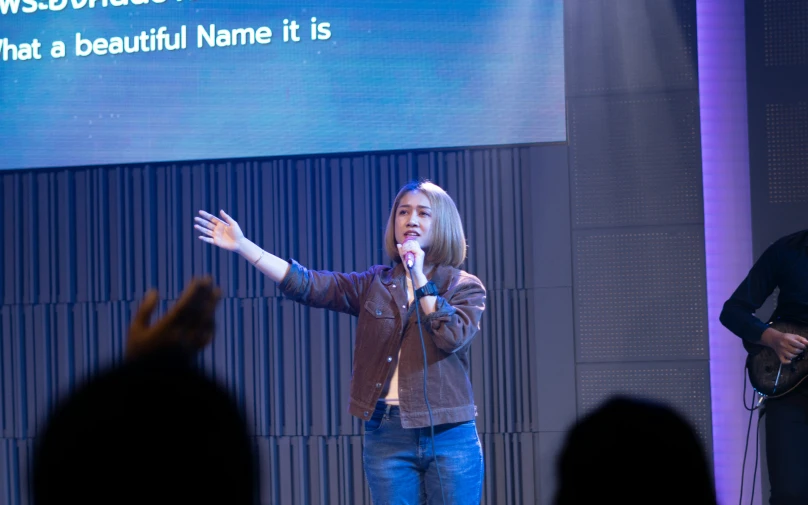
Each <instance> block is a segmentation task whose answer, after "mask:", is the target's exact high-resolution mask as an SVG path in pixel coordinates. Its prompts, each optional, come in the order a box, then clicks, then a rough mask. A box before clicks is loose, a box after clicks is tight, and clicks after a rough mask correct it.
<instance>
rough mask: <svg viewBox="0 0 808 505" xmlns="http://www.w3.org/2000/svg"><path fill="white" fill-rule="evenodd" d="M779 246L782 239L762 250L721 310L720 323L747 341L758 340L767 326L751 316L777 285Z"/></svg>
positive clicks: (779, 258)
mask: <svg viewBox="0 0 808 505" xmlns="http://www.w3.org/2000/svg"><path fill="white" fill-rule="evenodd" d="M782 248H783V244H782V241H778V242H775V243H774V244H772V245H771V246H769V248H768V249H766V251H764V252H763V254H762V255H761V256H760V258H759V259H758V260H757V261H756V262H755V264H754V265H753V266H752V268H751V269H750V270H749V274H748V275H747V276H746V278H745V279H744V280H743V282H741V284H740V285H739V286H738V288H737V289H736V290H735V292H734V293H732V296H731V297H730V298H729V300H727V301H726V302H725V303H724V308H723V309H722V310H721V316H720V318H719V319H720V321H721V324H723V325H724V326H726V327H727V329H729V330H730V331H731V332H732V333H734V334H736V335H738V336H739V337H741V338H743V339H744V340H747V341H749V342H753V343H758V342H760V337H761V335H762V334H763V332H764V331H765V330H766V328H768V327H769V325H767V324H766V323H764V322H763V321H761V320H760V319H758V318H757V317H756V316H755V311H756V310H757V309H759V308H760V306H761V305H763V303H764V302H765V301H766V298H768V297H769V295H770V294H772V292H773V291H774V289H775V288H776V287H777V285H778V284H779V275H780V267H781V263H782V261H783V258H782Z"/></svg>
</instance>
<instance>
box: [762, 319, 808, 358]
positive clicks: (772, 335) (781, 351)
mask: <svg viewBox="0 0 808 505" xmlns="http://www.w3.org/2000/svg"><path fill="white" fill-rule="evenodd" d="M760 341H761V343H763V344H765V345H767V346H769V347H771V348H772V349H773V350H774V352H775V353H777V357H778V358H780V362H781V363H783V364H788V363H791V360H793V359H794V358H796V357H797V356H799V355H800V354H802V352H803V351H804V350H805V348H806V347H808V339H805V338H804V337H801V336H799V335H795V334H793V333H783V332H782V331H778V330H775V329H774V328H766V331H764V332H763V335H761V337H760Z"/></svg>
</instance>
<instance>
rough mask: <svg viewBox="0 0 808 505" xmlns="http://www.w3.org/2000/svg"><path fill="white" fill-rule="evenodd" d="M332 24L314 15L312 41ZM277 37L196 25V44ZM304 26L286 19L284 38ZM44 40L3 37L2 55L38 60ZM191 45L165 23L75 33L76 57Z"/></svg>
mask: <svg viewBox="0 0 808 505" xmlns="http://www.w3.org/2000/svg"><path fill="white" fill-rule="evenodd" d="M330 27H331V25H330V23H318V22H317V18H312V22H311V30H310V38H311V40H328V39H329V38H331V29H330ZM272 40H273V35H272V30H271V29H270V28H269V27H268V26H260V27H257V28H253V27H247V28H232V29H223V28H217V27H216V25H215V24H210V25H207V26H204V25H199V26H197V27H196V47H198V48H204V47H230V46H245V45H255V44H260V45H266V44H270V43H271V42H272ZM300 40H301V36H300V25H299V24H298V23H297V22H295V21H294V20H292V21H289V20H286V19H284V20H283V41H284V42H290V41H291V42H299V41H300ZM41 47H42V43H41V42H40V41H39V40H38V39H33V41H31V42H23V43H12V42H11V41H9V40H8V39H5V38H4V39H0V57H2V59H3V61H9V60H15V61H16V60H22V61H24V60H31V59H33V60H38V59H41V58H42V54H41V53H40V51H39V49H40V48H41ZM187 47H188V29H187V27H186V26H185V25H182V26H181V27H180V29H179V30H177V31H173V32H170V31H168V29H167V28H166V27H165V26H161V27H160V28H151V29H149V30H143V31H142V32H141V33H140V34H137V35H132V36H129V35H127V36H123V37H109V38H107V37H96V38H93V39H91V38H89V37H86V36H85V35H83V34H82V33H81V32H79V33H76V36H75V51H74V54H75V55H76V56H90V55H93V54H94V55H98V56H103V55H106V54H123V53H138V52H152V51H176V50H179V49H186V48H187ZM51 56H52V57H54V58H60V57H63V56H65V46H64V43H63V42H60V41H56V42H54V43H53V45H52V47H51Z"/></svg>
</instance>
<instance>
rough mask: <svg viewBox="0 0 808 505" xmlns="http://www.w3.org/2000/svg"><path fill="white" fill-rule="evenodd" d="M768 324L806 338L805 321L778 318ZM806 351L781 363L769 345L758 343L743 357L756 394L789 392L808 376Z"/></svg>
mask: <svg viewBox="0 0 808 505" xmlns="http://www.w3.org/2000/svg"><path fill="white" fill-rule="evenodd" d="M770 326H771V327H772V328H774V329H775V330H778V331H782V332H783V333H793V334H795V335H800V336H802V337H806V338H808V326H805V325H801V324H796V323H790V322H785V321H777V322H775V323H772V324H771V325H770ZM805 353H806V351H803V352H802V353H801V354H800V355H799V356H797V357H796V358H794V359H793V360H791V363H788V364H781V363H780V358H778V357H777V353H775V352H774V350H773V349H772V348H770V347H767V346H762V345H761V346H759V349H756V350H755V352H752V353H750V354H749V355H748V356H747V357H746V370H747V372H748V373H749V382H751V383H752V387H753V388H755V391H757V392H758V394H760V395H761V396H764V397H767V398H778V397H780V396H783V395H785V394H788V393H790V392H791V391H793V390H794V388H796V387H797V386H799V385H800V384H802V381H804V380H805V379H806V378H808V359H806V355H805Z"/></svg>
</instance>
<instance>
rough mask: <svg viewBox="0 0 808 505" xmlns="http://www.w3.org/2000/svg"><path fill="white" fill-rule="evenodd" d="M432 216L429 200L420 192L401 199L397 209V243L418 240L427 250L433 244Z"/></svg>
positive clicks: (411, 193)
mask: <svg viewBox="0 0 808 505" xmlns="http://www.w3.org/2000/svg"><path fill="white" fill-rule="evenodd" d="M432 214H433V210H432V208H431V207H430V206H429V199H428V198H427V197H426V195H425V194H423V193H421V192H420V191H411V192H409V193H407V194H405V195H404V196H403V197H401V201H400V202H399V204H398V208H397V209H396V242H397V243H399V244H403V243H404V241H405V240H417V241H418V245H420V246H421V249H424V250H426V248H428V247H429V245H430V243H431V242H432Z"/></svg>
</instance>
